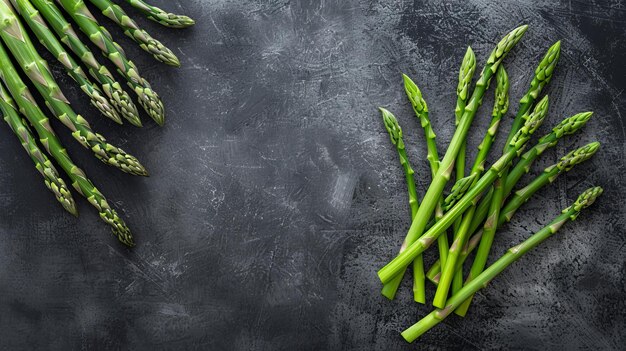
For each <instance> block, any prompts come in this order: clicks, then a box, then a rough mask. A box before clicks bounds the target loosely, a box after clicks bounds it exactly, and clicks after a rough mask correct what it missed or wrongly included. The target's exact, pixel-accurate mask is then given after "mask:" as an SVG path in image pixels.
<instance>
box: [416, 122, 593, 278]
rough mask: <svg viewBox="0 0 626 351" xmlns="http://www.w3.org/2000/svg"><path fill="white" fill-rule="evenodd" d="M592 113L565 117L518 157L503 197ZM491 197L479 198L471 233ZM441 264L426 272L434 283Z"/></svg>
mask: <svg viewBox="0 0 626 351" xmlns="http://www.w3.org/2000/svg"><path fill="white" fill-rule="evenodd" d="M592 114H593V113H592V112H582V113H577V114H575V115H573V116H571V117H568V118H565V119H564V120H562V121H561V122H560V123H559V124H558V125H556V126H555V127H554V128H553V129H552V131H551V132H550V133H548V134H547V135H545V136H543V137H542V138H541V139H539V142H538V143H537V144H536V145H535V146H534V147H533V148H531V149H530V150H528V151H527V152H526V153H524V155H522V156H521V157H520V160H519V161H518V163H517V164H516V165H515V167H514V168H513V170H512V171H511V172H510V173H509V175H508V176H507V179H506V183H505V186H504V189H505V190H504V197H505V198H506V197H508V196H509V194H510V193H511V191H512V190H513V187H515V185H516V184H517V183H518V181H519V179H520V178H521V177H522V175H523V174H524V173H526V172H528V170H529V169H530V167H531V165H532V164H533V162H535V160H536V159H537V158H538V157H539V156H540V155H541V154H542V153H543V152H544V151H545V150H547V148H550V147H554V146H555V145H556V144H557V143H558V141H559V140H561V138H562V137H563V136H565V135H571V134H574V133H576V132H577V131H579V130H580V129H581V128H582V127H583V126H585V124H586V123H587V121H589V119H590V118H591V116H592ZM492 197H493V191H491V192H490V193H487V195H485V197H484V198H483V199H482V200H481V202H480V205H478V207H477V209H476V212H475V214H474V218H473V219H472V224H471V226H470V232H471V233H475V232H476V230H478V227H479V226H480V225H481V224H482V223H483V221H484V220H485V218H486V217H487V213H488V212H489V205H490V202H491V199H492ZM475 238H476V236H475V235H474V236H472V238H471V239H470V240H469V243H470V244H471V243H472V240H474V239H475ZM479 239H480V237H479ZM477 244H478V243H476V245H477ZM466 247H467V245H466ZM466 247H465V248H464V249H463V252H462V253H461V257H463V256H464V255H467V254H468V253H466V252H465V251H466ZM463 261H464V259H463ZM441 266H442V265H441V262H440V261H437V262H435V263H434V264H433V266H432V267H431V268H430V269H429V270H428V273H427V274H426V276H427V278H428V279H429V280H430V281H432V282H433V283H435V284H438V283H439V278H440V275H439V273H440V269H441ZM458 270H459V268H458V267H457V271H458Z"/></svg>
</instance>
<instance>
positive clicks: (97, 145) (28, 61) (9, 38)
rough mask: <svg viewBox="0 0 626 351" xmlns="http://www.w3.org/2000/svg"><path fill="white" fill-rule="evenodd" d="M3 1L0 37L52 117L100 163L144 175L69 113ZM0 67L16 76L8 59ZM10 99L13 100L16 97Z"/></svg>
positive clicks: (132, 161)
mask: <svg viewBox="0 0 626 351" xmlns="http://www.w3.org/2000/svg"><path fill="white" fill-rule="evenodd" d="M6 1H8V0H4V1H0V37H2V39H3V41H4V43H5V44H6V45H7V47H8V48H9V50H10V51H11V52H12V53H13V57H14V58H15V59H16V60H17V62H18V63H19V64H20V66H21V67H22V70H23V71H24V73H26V75H27V76H28V77H29V78H30V80H31V81H32V82H33V84H34V85H35V87H36V88H37V90H38V91H39V93H40V94H41V95H42V96H43V98H44V99H45V100H46V103H47V105H48V107H49V108H50V109H51V110H52V111H53V113H54V114H55V116H56V117H57V118H58V119H59V120H60V121H61V122H63V124H64V125H65V126H66V127H68V128H69V129H70V130H72V136H73V137H74V138H75V139H76V140H78V142H80V143H81V145H83V146H84V147H85V148H89V149H91V150H92V151H93V152H94V154H95V156H96V157H97V158H98V159H100V160H101V161H102V162H104V163H106V164H108V165H111V166H115V167H117V168H119V169H121V170H122V171H124V172H126V173H130V174H134V175H142V176H145V175H147V172H146V170H145V168H144V167H143V166H142V165H141V164H140V163H139V161H138V160H137V159H136V158H135V157H134V156H131V155H128V154H126V152H125V151H124V150H122V149H119V148H117V147H115V146H113V145H111V144H109V143H108V142H107V141H106V140H105V139H104V137H103V136H101V135H100V134H96V133H94V132H93V131H92V130H91V127H90V126H89V123H88V122H87V121H86V120H85V119H84V118H83V117H82V116H80V115H77V114H76V113H75V112H74V110H72V108H71V107H70V105H69V102H68V101H67V99H66V98H65V96H63V93H62V92H61V89H60V88H59V86H58V85H57V83H56V81H55V80H54V77H53V76H52V74H51V73H50V70H49V69H48V65H47V63H46V61H45V60H44V59H42V58H41V56H39V54H38V53H37V50H36V49H35V47H34V46H33V44H32V42H31V41H30V38H29V37H28V35H27V34H26V32H25V31H24V28H23V27H22V25H21V24H20V22H19V19H18V18H17V17H16V16H15V14H14V13H13V9H12V8H11V7H10V5H9V4H8V3H7V2H6ZM0 64H1V65H2V66H3V68H6V69H7V70H10V71H12V72H13V74H17V72H16V71H15V69H14V67H13V64H12V63H11V60H10V58H9V56H8V55H3V57H2V59H1V60H0ZM4 66H6V67H4ZM9 88H10V87H9ZM13 97H14V98H16V97H15V95H13Z"/></svg>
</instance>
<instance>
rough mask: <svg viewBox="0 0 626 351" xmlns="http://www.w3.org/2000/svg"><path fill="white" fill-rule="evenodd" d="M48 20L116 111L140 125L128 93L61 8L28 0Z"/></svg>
mask: <svg viewBox="0 0 626 351" xmlns="http://www.w3.org/2000/svg"><path fill="white" fill-rule="evenodd" d="M28 2H29V3H31V4H32V5H34V6H35V7H36V8H37V10H39V12H40V13H41V15H42V16H43V17H44V18H45V20H46V21H47V22H48V24H49V25H50V27H52V30H54V32H55V33H56V35H57V36H58V37H59V38H61V42H63V43H64V44H65V45H67V47H69V48H70V50H72V51H73V52H74V54H76V56H77V57H79V58H80V59H81V61H82V62H83V63H84V64H85V65H86V66H87V67H88V69H89V74H91V76H92V77H94V78H95V79H96V80H97V81H98V83H100V84H101V85H102V89H103V91H104V93H105V94H106V96H107V97H108V98H109V101H110V102H111V103H112V104H113V106H114V107H115V109H116V110H117V112H119V113H120V114H121V115H122V117H124V119H126V120H127V121H128V122H130V123H131V124H133V125H134V126H137V127H141V120H140V119H139V113H138V112H137V107H135V103H133V101H132V100H131V98H130V96H128V93H127V92H126V91H124V89H122V87H121V86H120V83H118V82H117V81H116V80H115V78H113V75H112V74H111V72H109V70H108V69H107V68H106V67H105V66H103V65H102V64H100V62H98V60H96V58H95V57H94V55H93V53H92V52H91V50H90V49H89V48H88V47H87V45H85V44H84V43H83V42H82V41H81V40H80V38H78V35H76V32H74V29H73V28H72V25H71V24H70V23H69V22H68V21H67V20H66V19H65V17H64V16H63V13H62V12H61V10H60V9H59V8H58V7H57V6H56V5H55V4H54V3H53V2H52V1H50V0H29V1H28Z"/></svg>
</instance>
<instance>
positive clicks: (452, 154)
mask: <svg viewBox="0 0 626 351" xmlns="http://www.w3.org/2000/svg"><path fill="white" fill-rule="evenodd" d="M527 28H528V26H526V25H524V26H521V27H518V28H516V29H514V30H513V31H511V32H510V33H509V34H507V35H506V36H505V37H504V38H503V39H502V40H501V41H500V42H499V43H498V45H497V46H496V48H495V49H494V50H493V51H492V53H491V55H490V56H489V58H488V59H487V64H486V65H485V67H484V69H483V71H482V73H481V76H480V78H479V79H478V82H477V83H476V88H475V89H474V92H473V93H472V97H471V98H470V100H469V102H468V104H467V106H466V107H465V112H464V113H463V117H462V118H461V121H460V123H459V126H458V127H457V128H456V131H455V132H454V136H453V137H452V141H451V142H450V145H449V146H448V150H447V151H446V154H445V156H444V157H443V160H442V161H441V162H440V165H439V168H438V170H437V174H436V175H435V177H433V181H432V182H431V184H430V186H429V188H428V191H427V192H426V195H424V198H423V200H422V204H421V205H420V208H419V210H418V211H417V215H416V216H415V220H414V221H413V223H412V224H411V228H410V229H409V232H408V233H407V236H406V238H405V240H404V243H403V246H404V247H414V248H417V246H412V244H413V243H414V242H415V241H416V240H417V239H418V238H420V236H422V233H423V232H424V229H425V227H426V224H428V220H429V219H430V216H431V215H432V213H433V210H434V209H435V207H436V205H437V203H438V202H439V199H440V197H441V194H442V193H443V189H444V187H445V185H446V183H447V182H448V180H449V179H450V176H451V174H452V169H453V168H454V161H455V160H456V155H457V154H458V152H459V149H460V147H461V144H462V142H463V140H465V138H466V136H467V132H468V130H469V127H470V125H471V123H472V121H473V119H474V116H475V114H476V111H477V110H478V107H479V106H480V104H481V103H482V98H483V96H484V94H485V91H486V89H487V85H488V84H489V81H490V80H491V78H492V76H493V75H494V73H495V71H496V70H497V68H498V66H499V65H500V63H502V60H503V59H504V57H505V56H506V55H507V54H508V53H509V51H510V50H511V49H512V48H513V46H515V44H517V42H518V41H519V40H520V39H521V37H522V35H523V34H524V32H525V31H526V29H527ZM512 157H513V156H511V159H512ZM510 161H511V160H509V161H508V162H510ZM508 162H507V163H508ZM498 166H500V165H498ZM496 168H497V167H496ZM488 185H491V182H490V183H489V184H487V185H485V186H488ZM470 193H471V191H470ZM468 194H469V193H468ZM466 196H467V195H466ZM472 200H473V198H472V199H471V200H470V201H468V204H467V205H468V207H469V205H470V203H471V201H472ZM459 204H460V202H459V203H457V205H456V206H455V208H457V207H458V208H461V207H460V206H459ZM466 208H467V207H466ZM453 210H454V208H453V209H452V210H451V211H453ZM444 217H445V215H444ZM455 219H456V218H455ZM441 221H443V218H442V219H441V220H440V221H438V222H437V223H436V224H435V226H433V227H432V228H431V230H432V229H433V228H436V227H441V225H440V223H441ZM446 228H447V227H446ZM444 230H445V228H444ZM439 234H441V233H440V232H437V235H435V236H434V237H437V236H438V235H439ZM429 244H430V243H429ZM418 245H419V241H418ZM422 249H423V248H422ZM412 252H418V255H419V254H421V251H420V250H419V249H418V250H415V249H413V250H412ZM400 256H402V257H403V258H407V257H411V260H413V259H414V258H415V257H416V255H413V254H411V253H408V254H407V251H405V252H403V253H402V254H400ZM400 256H399V257H400ZM396 262H397V261H396ZM394 266H396V267H399V271H394V274H393V275H391V276H389V275H387V274H383V276H385V277H386V279H384V281H383V283H384V284H386V283H389V282H390V281H392V280H396V279H400V280H401V279H402V276H403V275H404V270H405V269H406V265H396V263H394V264H393V265H392V267H394ZM385 271H387V272H388V271H389V269H385V270H384V271H383V272H385ZM391 271H393V269H392V270H391ZM379 273H380V272H379ZM387 278H390V279H387ZM391 278H393V279H391Z"/></svg>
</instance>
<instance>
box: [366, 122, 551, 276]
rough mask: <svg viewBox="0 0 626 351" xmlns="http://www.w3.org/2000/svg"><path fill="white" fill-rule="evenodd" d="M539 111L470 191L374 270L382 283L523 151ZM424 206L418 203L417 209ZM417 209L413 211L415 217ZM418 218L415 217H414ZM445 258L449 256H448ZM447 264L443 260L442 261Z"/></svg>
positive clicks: (443, 229) (477, 197)
mask: <svg viewBox="0 0 626 351" xmlns="http://www.w3.org/2000/svg"><path fill="white" fill-rule="evenodd" d="M543 117H544V116H543V114H541V113H533V114H531V115H530V118H528V120H526V123H525V124H524V126H523V127H522V128H521V129H520V130H519V131H518V133H517V134H516V135H515V137H514V138H513V140H511V145H513V146H514V148H513V150H511V151H509V152H507V153H505V154H503V155H502V157H500V159H498V160H497V161H496V162H495V163H494V164H493V165H491V167H490V168H489V170H488V171H487V172H485V174H484V175H483V176H482V177H481V178H480V180H478V181H477V182H476V184H475V185H474V186H473V187H472V188H471V189H470V191H469V192H468V193H467V194H465V196H463V198H462V199H461V200H459V201H458V202H457V204H456V205H454V207H452V209H450V211H448V212H447V213H446V214H445V215H444V216H443V218H441V220H439V221H438V222H437V223H435V224H434V225H433V226H432V227H431V228H430V229H429V230H428V231H427V232H426V233H424V235H422V236H421V237H420V238H419V239H418V240H416V241H415V242H413V244H411V245H409V246H408V247H407V248H406V250H404V251H403V252H402V253H401V254H399V255H398V256H397V257H396V258H394V259H393V260H392V261H391V262H389V263H388V264H387V265H386V266H385V267H383V268H381V269H380V270H379V271H378V277H379V278H380V280H381V281H382V282H383V284H385V283H387V282H389V281H391V280H393V279H396V277H397V276H398V275H401V274H403V272H404V270H405V269H406V266H407V265H409V264H410V263H411V262H412V261H413V259H414V258H415V256H417V255H419V254H421V253H422V252H423V251H424V250H426V249H427V248H428V247H430V245H431V244H432V243H433V241H434V240H436V239H437V237H438V236H439V235H441V233H442V232H443V231H445V230H446V229H447V228H448V227H449V226H450V225H451V224H452V223H453V222H454V221H455V220H456V219H457V218H458V217H459V216H461V215H462V214H463V213H464V212H465V211H466V210H467V209H468V208H469V207H470V206H472V205H475V204H476V203H477V202H478V200H479V198H480V195H481V194H482V193H483V191H485V189H487V188H488V187H489V186H490V185H491V184H492V183H493V182H494V181H495V180H496V179H498V178H499V177H500V174H501V173H502V171H504V169H505V168H507V167H508V166H509V164H510V163H511V161H512V160H513V159H514V158H515V157H517V156H518V155H519V154H520V153H521V152H522V150H523V148H524V146H525V145H526V143H527V142H528V140H529V139H530V137H531V135H532V134H533V133H534V132H535V130H537V128H538V127H539V126H540V125H541V123H542V122H543ZM423 206H424V203H423V202H422V205H421V206H420V210H421V208H422V207H423ZM420 210H418V211H417V213H418V216H419V212H420ZM417 218H418V217H416V219H417ZM448 259H450V257H449V256H448ZM446 264H447V262H446Z"/></svg>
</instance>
